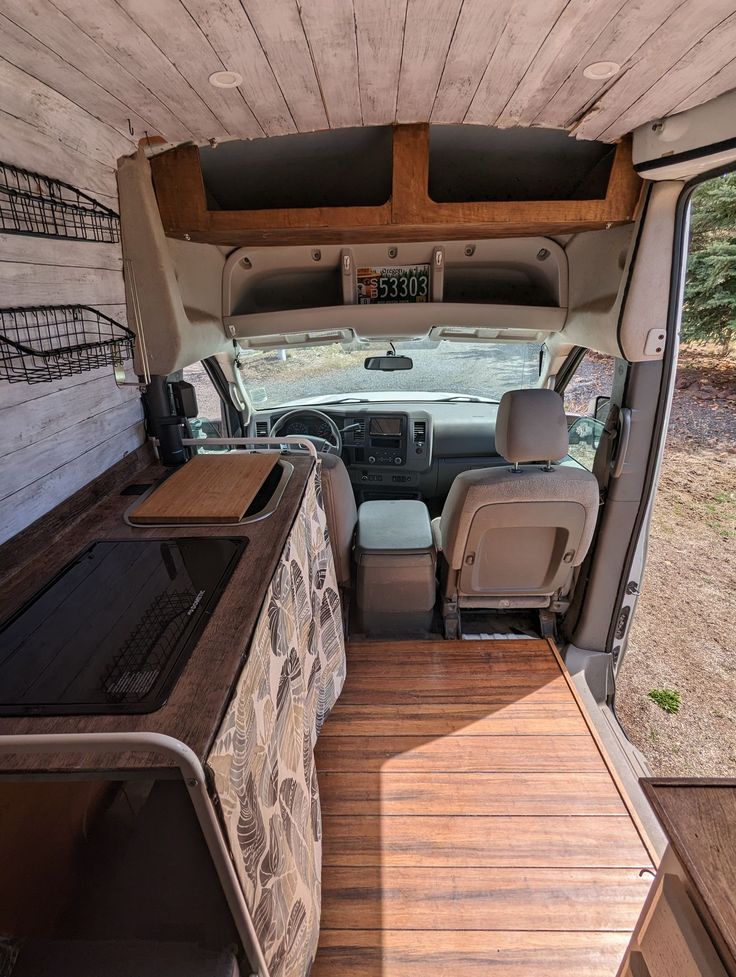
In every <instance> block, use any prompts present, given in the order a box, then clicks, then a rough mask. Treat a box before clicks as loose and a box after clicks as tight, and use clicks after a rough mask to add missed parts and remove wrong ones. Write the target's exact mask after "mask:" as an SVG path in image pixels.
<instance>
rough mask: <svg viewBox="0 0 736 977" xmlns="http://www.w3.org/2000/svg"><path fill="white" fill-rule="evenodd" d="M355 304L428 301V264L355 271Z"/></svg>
mask: <svg viewBox="0 0 736 977" xmlns="http://www.w3.org/2000/svg"><path fill="white" fill-rule="evenodd" d="M357 278H358V304H359V305H372V304H374V303H380V302H429V265H394V266H384V267H376V268H358V274H357Z"/></svg>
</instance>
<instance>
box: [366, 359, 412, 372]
mask: <svg viewBox="0 0 736 977" xmlns="http://www.w3.org/2000/svg"><path fill="white" fill-rule="evenodd" d="M363 366H364V367H365V368H366V370H411V368H412V367H413V366H414V361H413V360H412V358H411V357H410V356H368V357H366V359H365V360H364V361H363Z"/></svg>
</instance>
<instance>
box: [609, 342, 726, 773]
mask: <svg viewBox="0 0 736 977" xmlns="http://www.w3.org/2000/svg"><path fill="white" fill-rule="evenodd" d="M656 689H671V690H674V691H676V692H679V694H680V697H681V705H680V709H679V711H678V712H677V713H676V714H668V713H666V712H664V711H663V710H662V709H661V708H660V707H659V706H657V705H656V704H655V703H654V702H653V701H652V700H651V699H650V698H649V692H651V691H653V690H656ZM616 712H617V715H618V718H619V720H620V721H621V724H622V725H623V727H624V729H625V730H626V732H627V734H628V736H629V738H630V739H631V740H632V742H633V743H635V744H636V746H638V747H639V749H640V750H641V751H642V753H643V754H644V756H645V757H646V758H647V760H648V762H649V765H650V767H651V769H652V772H653V773H654V774H655V775H661V776H683V777H685V776H721V777H723V776H731V777H733V776H736V355H733V354H732V355H731V356H730V357H724V356H723V354H722V353H721V352H720V351H718V350H715V349H703V348H702V347H701V348H698V347H689V348H688V347H683V349H682V350H681V352H680V363H679V367H678V377H677V389H676V391H675V397H674V401H673V407H672V417H671V420H670V428H669V433H668V438H667V447H666V452H665V457H664V463H663V469H662V476H661V480H660V484H659V491H658V493H657V498H656V501H655V508H654V516H653V521H652V528H651V535H650V542H649V553H648V557H647V565H646V570H645V575H644V580H643V593H642V597H641V599H640V600H639V603H638V606H637V610H636V615H635V618H634V624H633V628H632V633H631V638H630V641H629V646H628V650H627V653H626V657H625V659H624V662H623V665H622V667H621V671H620V673H619V678H618V682H617V693H616Z"/></svg>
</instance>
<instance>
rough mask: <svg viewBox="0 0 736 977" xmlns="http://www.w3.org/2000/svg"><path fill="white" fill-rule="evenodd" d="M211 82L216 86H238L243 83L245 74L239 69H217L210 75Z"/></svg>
mask: <svg viewBox="0 0 736 977" xmlns="http://www.w3.org/2000/svg"><path fill="white" fill-rule="evenodd" d="M209 82H210V85H214V87H215V88H237V87H238V85H242V84H243V76H242V75H239V74H238V72H237V71H216V72H215V73H214V74H212V75H210V77H209Z"/></svg>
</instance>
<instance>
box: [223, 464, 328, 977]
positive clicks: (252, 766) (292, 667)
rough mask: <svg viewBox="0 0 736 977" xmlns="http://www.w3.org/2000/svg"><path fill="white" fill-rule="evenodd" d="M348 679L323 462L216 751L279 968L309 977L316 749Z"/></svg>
mask: <svg viewBox="0 0 736 977" xmlns="http://www.w3.org/2000/svg"><path fill="white" fill-rule="evenodd" d="M344 680H345V644H344V638H343V630H342V615H341V609H340V598H339V595H338V588H337V581H336V578H335V569H334V564H333V559H332V552H331V550H330V546H329V539H328V536H327V525H326V520H325V513H324V507H323V505H322V495H321V482H320V475H319V466H317V470H316V471H315V476H314V479H313V480H312V481H311V482H310V484H309V485H308V486H307V490H306V493H305V498H304V501H303V503H302V506H301V508H300V511H299V514H298V515H297V518H296V522H295V523H294V526H293V528H292V531H291V533H290V535H289V538H288V540H287V543H286V547H285V548H284V552H283V554H282V557H281V560H280V562H279V565H278V567H277V569H276V572H275V573H274V576H273V579H272V580H271V584H270V587H269V589H268V592H267V594H266V599H265V601H264V604H263V607H262V609H261V614H260V617H259V619H258V623H257V625H256V629H255V633H254V636H253V641H252V644H251V648H250V653H249V656H248V660H247V662H246V665H245V668H244V670H243V673H242V675H241V676H240V679H239V681H238V684H237V688H236V690H235V695H234V697H233V700H232V702H231V703H230V706H229V707H228V711H227V714H226V716H225V719H224V721H223V723H222V726H221V727H220V730H219V733H218V735H217V739H216V740H215V744H214V747H213V749H212V752H211V754H210V756H209V757H208V764H209V766H210V768H211V770H212V772H213V774H214V778H215V788H216V791H217V794H218V796H219V799H220V803H221V805H222V811H223V815H224V820H225V824H226V828H227V834H228V838H229V841H230V846H231V848H232V851H233V853H234V854H235V865H236V869H237V871H238V875H239V877H240V881H241V884H242V886H243V891H244V893H245V899H246V903H247V904H248V907H249V909H250V912H251V915H252V917H253V923H254V925H255V928H256V932H257V933H258V937H259V940H260V943H261V947H262V948H263V953H264V956H265V958H266V962H267V964H268V966H269V969H270V973H271V977H282V975H283V977H306V975H307V974H308V973H309V970H310V968H311V966H312V963H313V961H314V956H315V954H316V952H317V941H318V939H319V921H320V907H321V866H322V827H321V816H320V804H319V792H318V789H317V771H316V767H315V762H314V746H315V744H316V742H317V736H318V735H319V731H320V729H321V728H322V724H323V723H324V721H325V719H326V718H327V715H328V714H329V712H330V709H331V708H332V706H333V705H334V704H335V701H336V700H337V697H338V696H339V694H340V692H341V691H342V686H343V682H344Z"/></svg>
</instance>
